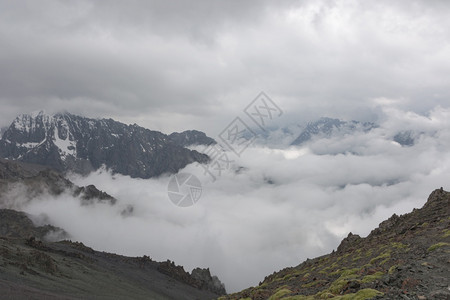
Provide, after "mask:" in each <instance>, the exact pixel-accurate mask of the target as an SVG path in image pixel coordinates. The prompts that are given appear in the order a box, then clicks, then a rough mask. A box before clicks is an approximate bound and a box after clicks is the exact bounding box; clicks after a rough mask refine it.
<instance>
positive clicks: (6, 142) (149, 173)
mask: <svg viewBox="0 0 450 300" xmlns="http://www.w3.org/2000/svg"><path fill="white" fill-rule="evenodd" d="M0 157H3V158H8V159H14V160H20V161H23V162H28V163H36V164H41V165H46V166H50V167H52V168H54V169H56V170H58V171H67V170H70V171H74V172H78V173H82V174H85V173H88V172H90V171H92V170H96V169H98V168H100V167H101V166H103V165H104V166H106V167H107V168H109V169H111V170H112V171H113V172H116V173H120V174H124V175H130V176H131V177H140V178H150V177H154V176H158V175H161V174H163V173H175V172H177V171H178V170H180V169H182V168H184V167H185V166H186V165H187V164H190V163H192V162H200V163H204V162H207V161H208V157H207V156H206V155H204V154H201V153H199V152H196V151H191V150H189V149H186V148H184V147H183V146H182V145H179V144H177V143H175V142H174V141H173V140H172V138H169V137H168V136H167V135H165V134H163V133H161V132H158V131H152V130H148V129H145V128H143V127H140V126H138V125H136V124H134V125H126V124H123V123H120V122H117V121H114V120H112V119H89V118H84V117H81V116H76V115H72V114H70V113H59V114H55V115H47V114H45V113H44V112H39V113H35V114H31V115H28V114H24V115H21V116H18V117H17V118H16V119H15V120H14V121H13V123H12V124H11V125H10V126H9V128H8V129H7V130H6V131H5V132H3V135H2V138H1V140H0Z"/></svg>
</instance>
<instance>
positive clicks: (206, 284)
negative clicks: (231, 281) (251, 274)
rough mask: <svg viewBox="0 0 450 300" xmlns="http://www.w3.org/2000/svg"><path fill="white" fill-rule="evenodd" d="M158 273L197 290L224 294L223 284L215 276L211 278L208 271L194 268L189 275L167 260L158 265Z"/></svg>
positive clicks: (180, 267)
mask: <svg viewBox="0 0 450 300" xmlns="http://www.w3.org/2000/svg"><path fill="white" fill-rule="evenodd" d="M158 271H159V272H161V273H163V274H165V275H167V276H170V277H172V278H175V279H177V280H179V281H181V282H184V283H186V284H188V285H190V286H193V287H195V288H197V289H200V290H205V291H210V292H212V293H214V294H216V295H225V294H226V291H225V286H224V284H223V283H222V282H221V281H220V280H219V278H217V276H211V273H210V271H209V269H201V268H196V269H194V270H192V274H189V273H188V272H186V271H185V270H184V268H183V267H182V266H178V265H176V264H175V263H174V262H173V261H170V260H167V261H165V262H160V263H159V264H158Z"/></svg>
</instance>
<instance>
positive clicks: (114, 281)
mask: <svg viewBox="0 0 450 300" xmlns="http://www.w3.org/2000/svg"><path fill="white" fill-rule="evenodd" d="M5 216H6V217H5ZM0 217H2V218H1V219H0V295H1V298H2V299H189V300H190V299H213V298H217V297H218V296H219V295H223V294H225V289H224V287H223V285H222V284H221V283H220V281H218V279H217V278H216V277H213V276H211V275H210V273H209V270H208V269H197V271H195V272H193V273H192V274H189V273H187V272H185V271H184V269H183V267H181V266H176V265H175V264H174V263H172V262H162V263H159V262H156V261H153V260H152V259H151V258H150V257H149V256H145V255H144V256H143V257H125V256H121V255H116V254H111V253H105V252H98V251H95V250H93V249H91V248H89V247H87V246H85V245H83V244H82V243H79V242H72V241H69V240H64V241H60V242H48V241H44V240H40V239H38V238H35V237H39V236H43V233H45V232H46V231H47V229H48V228H44V227H34V226H33V224H32V222H31V220H30V219H29V218H28V217H27V216H26V215H25V214H23V213H20V212H15V211H11V210H0ZM3 217H5V218H3ZM5 226H6V227H5ZM5 228H6V229H5ZM51 229H53V228H51ZM167 265H170V267H169V268H167V267H166V266H167ZM198 273H200V274H201V276H198ZM217 286H219V287H221V288H217Z"/></svg>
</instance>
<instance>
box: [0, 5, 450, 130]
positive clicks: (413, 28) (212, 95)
mask: <svg viewBox="0 0 450 300" xmlns="http://www.w3.org/2000/svg"><path fill="white" fill-rule="evenodd" d="M0 8H1V9H0V14H1V19H0V20H1V21H0V24H1V26H0V44H1V46H2V51H1V52H0V66H1V69H2V70H6V71H5V72H2V74H1V75H0V88H1V90H2V93H1V95H0V101H1V102H0V103H1V105H2V108H4V109H3V111H2V112H1V120H2V121H1V122H2V123H3V124H2V126H4V125H6V123H8V122H9V120H10V119H11V118H12V117H11V113H13V114H18V113H23V112H29V111H31V110H36V109H41V108H44V109H46V110H48V111H50V110H61V109H68V110H70V111H72V112H74V113H82V114H86V115H88V116H98V117H102V116H105V117H115V118H118V119H120V120H124V121H127V122H128V121H131V122H132V120H133V119H138V120H142V121H141V122H142V123H140V124H141V125H143V126H148V127H153V128H162V129H163V130H164V131H166V132H168V131H172V130H182V129H186V123H187V122H189V123H190V124H194V126H195V127H196V128H198V129H204V130H207V131H210V132H208V133H210V134H215V133H216V132H218V131H220V129H221V128H220V127H222V126H224V125H225V124H224V123H226V122H228V121H227V120H229V119H230V118H233V117H234V116H235V115H236V114H238V113H240V112H241V110H242V109H243V108H244V107H245V106H246V105H247V103H248V102H250V101H251V100H252V99H253V98H254V97H255V96H256V95H257V94H258V93H259V91H261V90H265V91H266V92H267V93H269V94H270V95H271V96H272V97H273V98H274V99H277V101H278V102H279V104H280V105H281V106H282V107H283V108H284V110H285V111H287V112H289V113H290V114H291V115H292V118H297V119H305V118H308V117H309V118H312V117H317V116H321V115H331V114H334V115H336V116H337V115H339V116H341V117H342V116H344V117H346V118H373V116H374V115H373V113H372V112H371V108H370V105H369V104H370V100H371V99H372V98H377V97H388V98H405V99H409V102H408V103H407V104H405V105H406V106H405V107H402V108H403V109H406V108H409V109H411V110H414V111H417V112H421V113H424V112H426V111H428V110H429V109H431V108H432V107H434V106H436V105H437V104H441V105H442V106H447V105H448V97H449V93H448V88H447V87H448V84H449V82H448V78H450V76H448V75H449V72H450V68H449V63H448V62H449V61H450V59H449V57H448V51H446V49H447V48H448V46H449V38H448V36H450V34H449V28H450V26H449V21H448V20H447V18H446V16H447V14H448V10H449V9H450V7H449V5H448V4H446V2H445V1H443V2H439V1H433V2H432V3H430V2H429V1H415V2H404V1H394V2H393V1H377V2H376V3H369V2H352V3H350V2H348V1H334V2H325V1H306V2H304V1H301V2H298V1H283V2H277V3H276V4H275V3H273V2H269V1H267V2H261V1H255V2H253V1H252V2H245V3H242V2H237V1H226V2H222V1H221V2H215V1H195V2H186V1H179V2H173V1H171V2H167V1H145V2H140V1H129V2H126V3H123V2H119V1H109V2H105V3H103V2H93V1H80V2H76V3H69V2H59V1H46V2H43V3H42V2H40V3H36V2H34V1H14V2H6V1H2V2H1V3H0ZM167 119H170V120H171V122H170V124H168V122H165V121H166V120H167ZM214 121H216V122H214ZM217 121H218V122H217ZM222 122H223V123H222ZM222 124H223V125H222Z"/></svg>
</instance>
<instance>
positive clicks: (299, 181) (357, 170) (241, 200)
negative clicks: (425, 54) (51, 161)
mask: <svg viewBox="0 0 450 300" xmlns="http://www.w3.org/2000/svg"><path fill="white" fill-rule="evenodd" d="M383 112H384V113H383V118H381V119H382V122H381V123H380V124H379V125H380V126H379V127H378V128H375V129H373V130H371V131H370V132H368V133H363V132H358V133H356V134H353V135H344V136H340V137H335V138H333V137H331V138H328V139H320V140H313V141H311V142H310V143H309V144H308V145H307V146H305V147H301V148H300V147H297V148H296V147H290V148H285V149H274V148H268V147H264V146H254V147H250V148H248V149H247V150H246V151H245V152H244V154H243V155H242V157H241V158H237V157H233V160H235V163H234V164H235V165H234V167H233V168H232V170H228V171H226V172H223V173H222V176H220V177H219V178H218V180H216V181H215V182H212V181H211V180H210V178H208V177H207V176H206V175H204V173H203V168H201V167H199V166H195V165H189V166H187V167H186V168H185V169H184V170H183V171H182V172H188V173H192V174H195V175H196V176H197V177H198V178H199V179H200V180H201V181H202V183H203V194H202V197H201V199H200V201H199V202H198V203H197V204H196V205H195V206H192V207H187V208H180V207H177V206H175V205H174V204H172V202H171V201H170V200H169V198H168V196H167V183H168V181H169V177H160V178H157V179H148V180H143V179H132V178H130V177H128V176H122V175H119V174H114V175H112V174H111V173H109V172H108V171H107V170H99V171H97V172H95V173H92V174H90V175H89V176H87V177H80V176H77V175H72V176H71V179H72V180H73V181H74V182H75V183H76V184H78V185H88V184H94V185H96V186H97V187H98V188H99V189H102V190H104V191H107V192H108V193H110V194H111V195H113V196H114V197H116V198H117V199H118V202H117V204H116V205H113V206H111V205H109V204H101V203H96V204H94V205H85V206H82V205H80V201H79V199H75V198H73V197H71V196H64V195H63V196H60V197H57V198H55V197H42V198H41V199H39V200H38V201H32V202H30V203H28V204H26V205H25V206H24V207H23V209H24V210H25V211H26V212H28V213H31V214H35V215H39V214H45V215H46V216H48V218H49V220H50V221H51V222H52V223H53V224H54V225H56V226H60V227H62V228H64V229H65V230H67V231H68V232H69V233H70V234H71V235H72V236H73V239H76V240H80V241H82V242H83V243H86V244H87V245H89V246H91V247H93V248H95V249H98V250H105V251H109V252H115V253H119V254H125V255H131V256H141V255H144V254H145V255H149V256H150V257H152V258H153V259H155V260H159V261H162V260H166V259H171V260H174V261H175V262H176V263H177V264H181V265H183V266H185V268H186V269H187V270H191V269H192V268H194V267H197V266H200V267H210V268H211V271H212V273H213V274H216V275H218V276H219V278H220V279H221V280H222V281H223V282H224V283H225V285H226V287H227V289H228V291H229V292H232V291H237V290H240V289H243V288H245V287H248V286H250V285H256V284H258V282H259V281H261V280H262V279H263V278H264V276H265V275H268V274H271V273H272V272H273V271H275V270H279V269H281V268H284V267H287V266H295V265H297V264H299V263H301V262H302V261H303V260H305V259H306V258H312V257H316V256H319V255H321V254H325V253H327V252H330V251H331V250H332V249H335V248H336V247H337V246H338V244H339V242H340V240H341V239H342V238H343V237H344V236H346V235H347V234H348V233H349V232H353V233H356V234H360V235H362V236H365V235H367V234H368V233H369V232H370V231H371V230H372V229H374V228H375V227H376V226H377V225H378V224H379V223H380V222H381V221H383V220H384V219H386V218H388V217H390V216H391V215H392V214H393V213H397V214H402V213H406V212H409V211H411V210H412V209H413V208H414V207H421V206H422V205H423V204H424V202H425V200H426V198H427V196H428V194H429V193H430V192H431V191H432V190H433V189H435V188H439V187H441V186H443V187H444V188H446V189H449V188H450V183H449V182H448V178H449V175H450V153H449V152H448V149H449V148H450V126H449V121H448V120H449V119H450V118H449V116H450V109H448V108H442V107H436V108H435V109H433V110H432V111H430V112H429V114H428V115H426V116H423V115H418V114H415V113H408V112H404V111H401V110H399V109H394V108H392V107H391V106H385V107H384V108H383ZM398 130H416V131H418V132H419V135H418V138H417V139H416V143H415V145H414V146H411V147H402V146H400V145H399V144H398V143H395V142H393V141H392V137H393V136H394V135H395V134H396V132H397V131H398ZM230 155H232V154H231V153H230ZM237 170H239V171H237ZM127 205H132V206H133V207H134V210H133V212H132V214H131V215H128V216H123V215H122V214H121V212H122V211H123V209H124V208H126V207H127Z"/></svg>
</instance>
